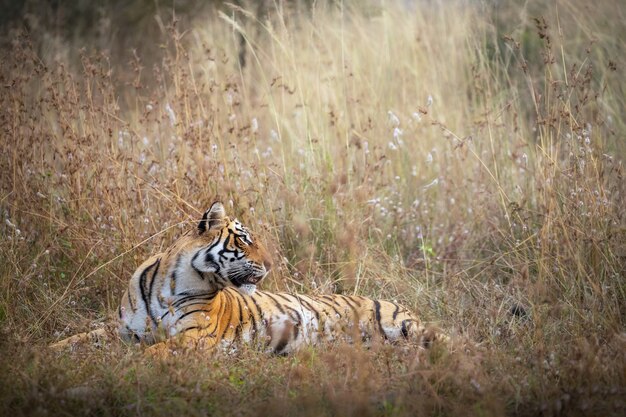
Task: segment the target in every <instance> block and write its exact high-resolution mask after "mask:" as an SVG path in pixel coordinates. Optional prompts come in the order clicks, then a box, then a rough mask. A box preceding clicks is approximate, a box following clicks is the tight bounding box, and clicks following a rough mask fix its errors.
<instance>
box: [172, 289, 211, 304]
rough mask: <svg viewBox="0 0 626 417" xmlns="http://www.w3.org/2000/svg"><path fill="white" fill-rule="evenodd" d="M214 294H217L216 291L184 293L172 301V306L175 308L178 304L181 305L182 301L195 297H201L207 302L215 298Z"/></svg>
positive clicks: (195, 298) (194, 298)
mask: <svg viewBox="0 0 626 417" xmlns="http://www.w3.org/2000/svg"><path fill="white" fill-rule="evenodd" d="M183 294H184V293H183ZM216 294H217V291H211V292H206V293H198V294H189V295H185V296H183V297H181V298H179V299H177V300H176V301H175V302H174V303H172V306H173V307H174V308H177V307H179V306H180V305H182V304H183V303H185V302H186V301H190V300H197V299H200V298H201V299H203V300H206V301H207V303H209V302H211V301H212V300H213V299H214V298H215V295H216Z"/></svg>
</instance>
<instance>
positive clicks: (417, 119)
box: [411, 112, 422, 123]
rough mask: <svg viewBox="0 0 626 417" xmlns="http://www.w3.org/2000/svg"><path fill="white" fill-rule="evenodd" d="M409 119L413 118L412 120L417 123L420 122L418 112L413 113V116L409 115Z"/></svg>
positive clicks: (420, 118)
mask: <svg viewBox="0 0 626 417" xmlns="http://www.w3.org/2000/svg"><path fill="white" fill-rule="evenodd" d="M411 117H412V118H413V120H415V121H416V122H417V123H419V122H421V121H422V116H421V115H420V114H419V113H418V112H413V114H412V115H411Z"/></svg>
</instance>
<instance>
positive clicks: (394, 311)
mask: <svg viewBox="0 0 626 417" xmlns="http://www.w3.org/2000/svg"><path fill="white" fill-rule="evenodd" d="M394 305H395V306H396V309H395V310H393V314H392V315H391V318H393V319H394V320H395V319H396V317H397V316H398V311H399V310H400V306H399V305H398V304H395V303H394Z"/></svg>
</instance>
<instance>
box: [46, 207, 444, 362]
mask: <svg viewBox="0 0 626 417" xmlns="http://www.w3.org/2000/svg"><path fill="white" fill-rule="evenodd" d="M271 268H272V260H271V257H270V255H269V253H268V251H267V249H266V248H265V247H264V246H263V244H262V243H261V241H260V240H259V239H258V238H257V237H256V236H255V235H254V234H253V233H252V232H251V231H250V230H249V229H248V228H247V227H245V226H244V225H243V224H242V223H241V222H239V220H237V219H236V218H235V219H232V220H231V219H230V217H228V216H227V215H226V211H225V208H224V205H223V204H222V203H221V202H219V201H218V202H215V203H213V204H212V205H211V207H210V208H209V209H208V210H207V211H206V212H204V214H203V216H202V219H201V220H200V221H199V223H198V224H197V227H195V228H194V229H193V230H190V231H188V232H187V233H185V234H184V235H183V236H182V237H180V238H179V239H178V240H176V241H175V242H174V243H173V245H172V246H170V247H169V248H168V249H167V250H165V251H164V252H162V253H159V254H157V255H154V256H152V257H150V258H149V259H148V260H146V261H145V262H144V263H143V264H142V265H141V266H140V267H139V268H138V269H137V270H136V271H135V273H134V274H133V275H132V277H131V279H130V282H129V284H128V288H127V289H126V291H125V293H124V295H123V296H122V300H121V304H120V306H119V309H118V312H117V316H118V322H119V329H118V332H119V335H120V336H121V338H122V339H123V340H125V341H135V342H140V343H143V344H146V345H148V347H147V350H146V352H147V354H149V355H152V356H157V357H163V356H168V355H171V354H174V353H177V352H179V351H181V350H184V351H188V350H212V349H215V348H218V347H220V346H221V347H222V348H223V349H226V350H236V349H237V346H238V345H241V344H255V345H257V346H259V347H261V348H264V349H266V350H267V351H269V352H272V353H274V354H278V355H286V354H289V353H292V352H294V351H296V350H298V349H299V348H301V347H302V346H305V345H317V344H319V343H321V342H333V341H337V340H343V341H347V342H356V341H361V342H368V341H371V340H372V339H374V338H379V339H380V340H383V341H389V342H392V343H394V342H398V341H400V340H408V341H411V342H414V343H416V344H417V345H418V346H420V347H429V346H430V345H431V344H432V343H433V342H434V341H438V340H439V341H448V340H449V338H448V337H447V336H446V335H445V334H443V333H442V332H439V331H437V330H433V329H429V328H426V327H425V326H423V325H422V323H421V322H420V320H419V319H418V318H417V317H416V316H415V315H414V314H413V313H411V312H410V311H409V310H408V309H406V308H405V307H402V306H401V305H399V304H397V303H395V302H391V301H385V300H376V299H371V298H367V297H362V296H356V295H352V296H348V295H342V294H334V295H306V294H291V293H285V292H278V293H272V292H265V291H260V290H257V286H258V285H259V283H260V282H261V281H262V280H263V279H264V278H265V277H266V276H267V274H268V273H269V272H270V270H271ZM75 338H76V336H75ZM91 338H92V339H93V338H94V336H93V335H92V336H91ZM70 339H71V338H70ZM75 340H77V339H75ZM59 343H61V347H62V346H64V341H62V342H59ZM67 343H72V342H71V341H70V342H65V345H67ZM57 345H58V344H57Z"/></svg>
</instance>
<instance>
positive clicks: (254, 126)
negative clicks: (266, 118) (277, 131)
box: [250, 117, 259, 133]
mask: <svg viewBox="0 0 626 417" xmlns="http://www.w3.org/2000/svg"><path fill="white" fill-rule="evenodd" d="M250 127H251V129H252V133H256V132H258V131H259V122H258V120H257V119H256V117H253V118H252V122H251V123H250Z"/></svg>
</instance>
